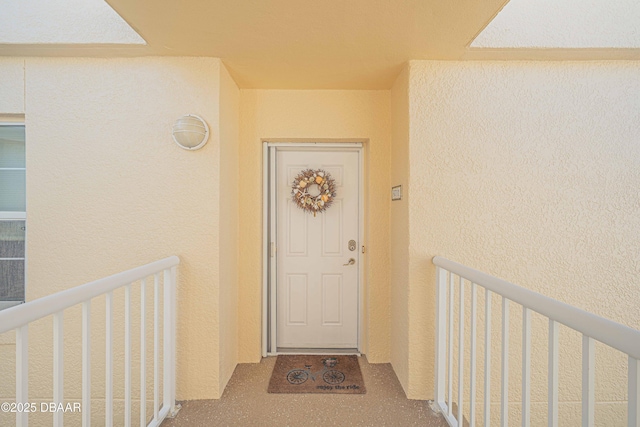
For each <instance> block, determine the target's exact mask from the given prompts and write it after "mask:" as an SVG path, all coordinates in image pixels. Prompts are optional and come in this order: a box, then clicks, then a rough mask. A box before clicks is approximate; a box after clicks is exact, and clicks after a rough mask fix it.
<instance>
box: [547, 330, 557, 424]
mask: <svg viewBox="0 0 640 427" xmlns="http://www.w3.org/2000/svg"><path fill="white" fill-rule="evenodd" d="M558 333H559V329H558V322H556V321H555V320H551V319H549V367H548V369H549V411H548V412H549V416H548V417H549V422H548V425H549V427H558Z"/></svg>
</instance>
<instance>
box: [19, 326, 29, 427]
mask: <svg viewBox="0 0 640 427" xmlns="http://www.w3.org/2000/svg"><path fill="white" fill-rule="evenodd" d="M28 402H29V325H24V326H21V327H19V328H18V329H16V403H17V404H22V406H25V405H26V404H27V403H28ZM28 425H29V412H27V411H16V426H18V427H27V426H28Z"/></svg>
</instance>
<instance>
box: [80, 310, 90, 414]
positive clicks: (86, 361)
mask: <svg viewBox="0 0 640 427" xmlns="http://www.w3.org/2000/svg"><path fill="white" fill-rule="evenodd" d="M89 426H91V300H89V301H85V302H83V303H82V427H89Z"/></svg>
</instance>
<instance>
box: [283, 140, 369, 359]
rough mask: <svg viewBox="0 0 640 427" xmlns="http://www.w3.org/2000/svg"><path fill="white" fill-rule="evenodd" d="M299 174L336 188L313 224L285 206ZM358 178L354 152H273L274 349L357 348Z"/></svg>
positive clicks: (310, 218)
mask: <svg viewBox="0 0 640 427" xmlns="http://www.w3.org/2000/svg"><path fill="white" fill-rule="evenodd" d="M305 169H314V170H315V169H322V170H324V171H326V172H328V173H329V174H330V175H331V177H332V178H333V179H334V180H335V182H336V196H335V199H334V202H333V204H332V205H331V206H330V207H329V208H328V209H327V210H326V211H325V212H322V213H318V214H317V215H316V216H315V217H314V215H313V214H312V213H308V212H305V211H304V210H302V209H300V208H299V207H297V205H296V203H295V202H294V201H293V200H292V195H291V190H292V185H293V182H294V178H295V177H296V176H297V175H298V174H299V173H300V172H301V171H303V170H305ZM359 177H360V171H359V153H358V152H357V151H346V150H344V151H340V150H336V151H285V150H278V151H277V155H276V204H277V212H276V217H277V220H276V221H277V261H276V264H277V269H276V270H277V275H276V277H277V285H276V293H277V297H276V298H277V310H276V311H277V316H276V317H277V334H276V337H277V338H276V342H277V347H278V348H327V349H331V348H353V349H355V348H357V346H358V270H359V264H360V258H359V253H360V251H359V250H358V249H359V248H360V242H359V241H358V230H359V223H358V222H359V209H358V205H359V200H360V198H359V194H358V192H359ZM350 241H351V242H350ZM350 243H351V247H350ZM350 259H353V261H351V263H350V262H349V260H350Z"/></svg>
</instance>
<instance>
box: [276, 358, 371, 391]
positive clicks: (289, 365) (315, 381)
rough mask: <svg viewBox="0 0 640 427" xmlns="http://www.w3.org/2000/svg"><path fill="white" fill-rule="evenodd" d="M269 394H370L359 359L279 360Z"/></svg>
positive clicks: (277, 360)
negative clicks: (365, 385) (365, 384)
mask: <svg viewBox="0 0 640 427" xmlns="http://www.w3.org/2000/svg"><path fill="white" fill-rule="evenodd" d="M267 391H268V392H269V393H339V394H364V393H366V392H367V390H366V388H365V387H364V381H363V379H362V372H360V365H359V364H358V357H357V356H341V355H337V356H317V355H316V356H314V355H306V354H305V355H295V356H278V358H277V359H276V365H275V366H274V367H273V373H272V374H271V380H270V381H269V388H268V389H267Z"/></svg>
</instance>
